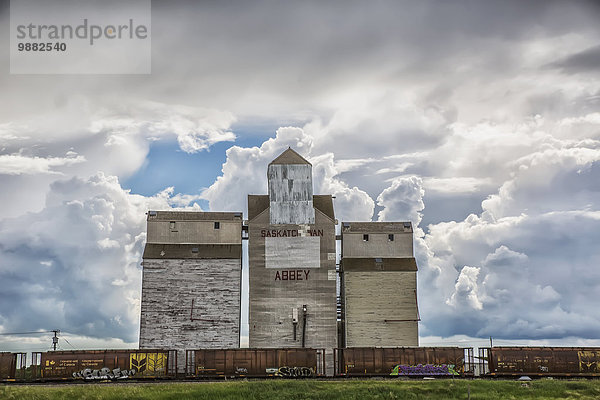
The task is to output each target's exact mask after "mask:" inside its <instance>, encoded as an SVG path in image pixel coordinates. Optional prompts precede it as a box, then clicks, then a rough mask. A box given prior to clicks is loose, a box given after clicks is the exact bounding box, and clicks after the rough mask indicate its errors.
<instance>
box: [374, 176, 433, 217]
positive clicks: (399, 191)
mask: <svg viewBox="0 0 600 400" xmlns="http://www.w3.org/2000/svg"><path fill="white" fill-rule="evenodd" d="M424 194H425V190H424V189H423V180H422V179H421V178H419V177H416V176H410V177H400V178H396V179H394V180H393V181H392V184H391V185H390V187H388V188H386V189H385V190H384V191H383V192H381V194H380V195H379V196H378V197H377V205H378V206H381V207H384V208H383V210H381V211H380V212H379V216H378V218H379V221H411V222H413V224H414V225H415V227H416V226H418V225H419V223H420V222H421V217H422V215H421V211H423V208H424V207H425V204H424V203H423V195H424Z"/></svg>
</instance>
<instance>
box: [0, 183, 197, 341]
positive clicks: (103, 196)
mask: <svg viewBox="0 0 600 400" xmlns="http://www.w3.org/2000/svg"><path fill="white" fill-rule="evenodd" d="M172 194H173V191H172V189H167V190H165V191H163V192H160V193H157V194H156V195H154V196H152V197H144V196H140V195H134V194H130V193H129V192H128V191H125V190H123V189H122V188H121V186H120V184H119V181H118V179H117V178H116V177H114V176H106V175H104V174H102V173H98V174H96V175H94V176H92V177H90V178H88V179H82V178H70V179H66V180H59V181H56V182H54V183H53V184H52V185H51V186H50V193H49V194H48V198H47V201H46V206H45V207H44V209H43V210H42V211H40V212H37V213H28V214H25V215H23V216H20V217H17V218H10V219H4V220H2V221H0V254H1V257H0V292H2V293H3V296H6V299H10V301H4V302H2V305H0V324H1V325H2V328H3V330H4V331H9V332H15V331H16V332H19V331H23V330H25V331H30V330H36V329H40V330H48V329H55V328H59V329H62V330H65V331H68V332H69V333H72V334H78V335H84V336H89V337H96V338H106V339H109V338H120V339H122V340H124V341H125V342H135V341H136V339H137V329H138V323H139V302H140V291H139V290H140V285H141V269H140V260H141V255H142V251H143V246H144V241H145V228H146V227H145V212H146V211H147V210H148V209H169V208H171V207H172V205H173V204H174V203H176V204H177V205H180V206H181V205H182V204H183V202H182V199H181V198H180V197H177V196H173V195H172ZM186 205H187V204H186ZM196 207H197V206H196ZM196 209H197V208H196Z"/></svg>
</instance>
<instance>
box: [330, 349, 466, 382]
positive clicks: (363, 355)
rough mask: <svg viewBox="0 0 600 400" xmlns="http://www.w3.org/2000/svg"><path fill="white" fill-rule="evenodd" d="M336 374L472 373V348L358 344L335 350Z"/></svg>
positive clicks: (427, 374) (422, 374) (462, 374)
mask: <svg viewBox="0 0 600 400" xmlns="http://www.w3.org/2000/svg"><path fill="white" fill-rule="evenodd" d="M335 366H336V371H335V374H336V375H341V376H465V375H472V373H473V370H472V367H473V349H472V348H460V347H355V348H346V349H336V351H335Z"/></svg>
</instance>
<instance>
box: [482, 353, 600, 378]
mask: <svg viewBox="0 0 600 400" xmlns="http://www.w3.org/2000/svg"><path fill="white" fill-rule="evenodd" d="M479 359H480V364H483V366H482V367H481V369H482V371H484V375H488V376H520V375H530V376H565V377H568V376H586V377H593V376H600V347H491V348H481V349H479Z"/></svg>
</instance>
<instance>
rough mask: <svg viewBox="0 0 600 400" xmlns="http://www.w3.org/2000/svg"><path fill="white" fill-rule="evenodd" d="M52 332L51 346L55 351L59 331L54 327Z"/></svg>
mask: <svg viewBox="0 0 600 400" xmlns="http://www.w3.org/2000/svg"><path fill="white" fill-rule="evenodd" d="M52 332H54V337H53V338H52V348H53V350H54V351H56V345H57V344H58V334H59V333H60V331H59V330H58V329H55V330H53V331H52Z"/></svg>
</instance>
